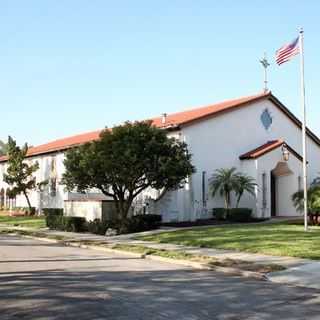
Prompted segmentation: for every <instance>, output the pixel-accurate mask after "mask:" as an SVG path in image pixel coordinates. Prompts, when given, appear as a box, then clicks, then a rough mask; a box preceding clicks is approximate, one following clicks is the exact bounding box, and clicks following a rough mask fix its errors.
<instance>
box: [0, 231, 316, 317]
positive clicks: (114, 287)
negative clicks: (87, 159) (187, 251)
mask: <svg viewBox="0 0 320 320" xmlns="http://www.w3.org/2000/svg"><path fill="white" fill-rule="evenodd" d="M0 319H1V320H6V319H32V320H39V319H43V320H47V319H50V320H51V319H63V320H64V319H77V320H78V319H79V320H81V319H90V320H95V319H115V320H117V319H119V320H129V319H130V320H139V319H143V320H153V319H155V320H163V319H173V320H180V319H185V320H191V319H192V320H196V319H197V320H198V319H201V320H202V319H219V320H220V319H221V320H225V319H232V320H236V319H237V320H238V319H247V320H251V319H259V320H262V319H270V320H271V319H282V320H283V319H290V320H292V319H320V291H317V290H313V289H306V288H296V287H289V286H284V285H278V284H273V283H268V282H262V281H257V280H252V279H245V278H239V277H230V276H225V275H223V274H218V273H214V272H207V271H195V270H191V269H188V268H182V267H181V266H176V265H172V264H166V263H159V262H153V261H149V260H141V259H135V258H132V257H129V256H126V255H115V254H105V253H100V252H97V251H93V250H86V249H77V248H70V247H63V246H59V245H56V244H49V243H46V242H40V241H33V240H26V239H23V238H18V237H12V236H1V237H0Z"/></svg>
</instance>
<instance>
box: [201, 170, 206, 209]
mask: <svg viewBox="0 0 320 320" xmlns="http://www.w3.org/2000/svg"><path fill="white" fill-rule="evenodd" d="M202 205H203V207H204V208H206V207H207V197H206V172H205V171H202Z"/></svg>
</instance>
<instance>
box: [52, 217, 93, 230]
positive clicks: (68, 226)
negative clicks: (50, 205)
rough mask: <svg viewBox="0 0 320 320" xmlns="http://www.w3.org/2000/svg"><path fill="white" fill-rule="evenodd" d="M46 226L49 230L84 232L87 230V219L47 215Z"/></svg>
mask: <svg viewBox="0 0 320 320" xmlns="http://www.w3.org/2000/svg"><path fill="white" fill-rule="evenodd" d="M46 225H47V227H48V228H49V229H53V230H59V231H69V232H83V231H86V230H87V224H86V219H85V218H82V217H65V216H63V215H62V214H60V213H57V214H47V215H46Z"/></svg>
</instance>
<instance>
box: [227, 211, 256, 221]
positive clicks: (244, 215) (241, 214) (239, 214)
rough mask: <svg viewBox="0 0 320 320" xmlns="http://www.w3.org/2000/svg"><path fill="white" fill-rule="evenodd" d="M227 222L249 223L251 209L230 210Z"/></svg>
mask: <svg viewBox="0 0 320 320" xmlns="http://www.w3.org/2000/svg"><path fill="white" fill-rule="evenodd" d="M227 220H229V221H233V222H249V221H251V220H252V209H250V208H232V209H229V210H228V214H227Z"/></svg>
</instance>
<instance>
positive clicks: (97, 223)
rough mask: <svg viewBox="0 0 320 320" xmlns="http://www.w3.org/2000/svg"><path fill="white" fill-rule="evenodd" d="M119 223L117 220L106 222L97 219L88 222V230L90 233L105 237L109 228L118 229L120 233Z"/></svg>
mask: <svg viewBox="0 0 320 320" xmlns="http://www.w3.org/2000/svg"><path fill="white" fill-rule="evenodd" d="M118 226H119V222H118V221H116V220H109V221H108V220H106V221H101V220H100V219H95V220H93V221H89V222H87V229H88V231H89V232H90V233H94V234H100V235H105V234H106V231H107V230H108V229H109V228H112V229H116V230H117V231H118V229H119V228H118Z"/></svg>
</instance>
